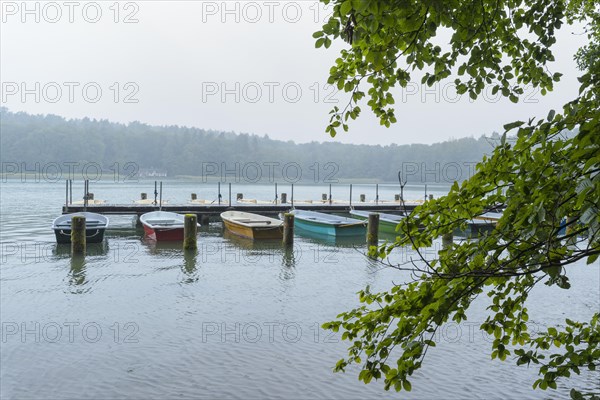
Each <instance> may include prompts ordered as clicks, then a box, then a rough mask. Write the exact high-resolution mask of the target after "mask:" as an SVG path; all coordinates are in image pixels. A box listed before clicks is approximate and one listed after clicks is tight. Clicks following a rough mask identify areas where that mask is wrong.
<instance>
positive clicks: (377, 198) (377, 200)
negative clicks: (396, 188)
mask: <svg viewBox="0 0 600 400" xmlns="http://www.w3.org/2000/svg"><path fill="white" fill-rule="evenodd" d="M375 204H379V183H376V184H375Z"/></svg>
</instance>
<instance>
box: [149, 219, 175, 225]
mask: <svg viewBox="0 0 600 400" xmlns="http://www.w3.org/2000/svg"><path fill="white" fill-rule="evenodd" d="M146 222H147V223H149V224H151V225H170V224H174V223H177V222H179V221H177V220H175V219H149V220H146Z"/></svg>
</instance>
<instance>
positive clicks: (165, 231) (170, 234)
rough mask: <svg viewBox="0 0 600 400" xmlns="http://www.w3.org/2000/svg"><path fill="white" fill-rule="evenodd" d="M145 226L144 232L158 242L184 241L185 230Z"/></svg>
mask: <svg viewBox="0 0 600 400" xmlns="http://www.w3.org/2000/svg"><path fill="white" fill-rule="evenodd" d="M142 225H143V226H144V232H146V236H148V237H149V238H150V239H154V240H156V241H157V242H172V241H178V240H183V228H179V227H177V228H151V227H149V226H148V225H145V224H142Z"/></svg>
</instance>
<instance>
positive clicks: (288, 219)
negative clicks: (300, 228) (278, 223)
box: [283, 213, 294, 246]
mask: <svg viewBox="0 0 600 400" xmlns="http://www.w3.org/2000/svg"><path fill="white" fill-rule="evenodd" d="M293 243H294V214H292V213H285V214H284V215H283V244H284V245H286V246H291V245H292V244H293Z"/></svg>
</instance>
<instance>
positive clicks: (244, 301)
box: [0, 180, 600, 399]
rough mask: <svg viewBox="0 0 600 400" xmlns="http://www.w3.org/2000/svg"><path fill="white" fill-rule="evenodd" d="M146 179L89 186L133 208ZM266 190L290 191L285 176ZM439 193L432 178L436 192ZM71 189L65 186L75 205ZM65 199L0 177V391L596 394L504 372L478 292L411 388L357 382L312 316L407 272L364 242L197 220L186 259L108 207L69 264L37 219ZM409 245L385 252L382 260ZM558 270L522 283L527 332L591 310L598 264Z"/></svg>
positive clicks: (263, 195)
mask: <svg viewBox="0 0 600 400" xmlns="http://www.w3.org/2000/svg"><path fill="white" fill-rule="evenodd" d="M153 189H154V188H153V182H151V181H147V182H138V183H133V184H129V183H128V184H122V183H120V184H119V183H114V182H99V183H92V185H91V189H90V191H92V192H94V193H95V198H97V199H105V200H109V201H111V202H118V203H130V202H131V201H132V200H134V199H136V198H138V197H139V193H140V192H147V193H148V194H149V196H152V195H151V193H152V192H153ZM225 190H226V189H225V188H224V191H223V193H224V197H226V196H227V194H226V191H225ZM278 190H279V192H280V193H281V192H288V193H290V190H289V185H287V186H286V185H280V186H279V188H278ZM328 190H329V188H328V186H327V185H321V186H317V185H313V186H299V185H297V186H296V187H295V197H296V198H297V199H301V198H312V199H318V198H320V195H321V193H326V192H328ZM332 190H333V198H334V199H336V198H340V199H346V198H347V196H348V185H334V187H333V189H332ZM379 190H380V198H382V199H392V198H393V194H394V193H397V192H398V191H399V190H398V188H397V186H395V185H380V188H379ZM446 190H447V188H445V187H443V186H436V187H430V188H429V192H430V193H433V194H434V195H436V196H438V195H441V194H443V193H444V192H445V191H446ZM82 191H83V189H82V185H81V182H77V183H76V185H75V187H74V200H75V199H79V198H81V193H82ZM232 191H233V192H234V193H237V192H242V193H244V197H246V198H257V199H264V200H271V199H272V198H273V197H274V188H273V186H272V185H236V184H234V187H233V189H232ZM353 191H354V198H355V199H357V198H358V195H359V194H360V193H365V194H366V195H367V200H372V199H373V198H374V196H375V191H374V186H373V185H362V186H361V185H354V188H353ZM191 192H196V193H198V197H199V198H206V199H211V200H212V199H215V198H216V184H203V183H198V182H182V181H165V184H164V198H165V199H167V200H169V201H170V203H171V204H173V203H177V202H182V203H183V202H185V201H186V199H188V198H189V194H190V193H191ZM405 193H406V195H405V197H406V198H407V199H413V198H414V199H417V198H423V194H424V192H423V187H422V186H421V187H407V188H405ZM64 196H65V194H64V183H61V182H57V183H49V182H31V181H28V182H21V181H19V180H8V181H7V182H3V183H2V188H1V199H0V200H1V218H0V226H1V232H0V240H1V242H2V253H1V256H2V266H1V270H0V272H1V273H0V289H1V290H0V301H1V321H2V342H1V352H0V353H1V359H0V370H1V371H0V382H1V383H0V395H1V397H2V398H6V399H11V398H123V397H131V398H156V399H158V398H161V399H163V398H207V399H208V398H210V399H213V398H243V399H262V398H287V399H298V398H306V399H309V398H310V399H315V398H321V399H324V398H328V399H329V398H334V399H350V398H352V399H357V398H361V399H367V398H369V399H370V398H409V399H412V398H415V399H416V398H418V399H422V398H427V399H434V398H435V399H452V398H456V399H458V398H461V399H462V398H486V399H491V398H497V399H505V398H567V397H568V391H569V390H570V387H571V386H570V384H575V385H576V386H578V387H579V388H583V389H588V390H596V391H598V390H600V384H599V375H598V374H597V373H596V374H584V375H582V376H576V377H574V378H573V379H572V381H564V382H562V383H559V390H558V391H548V392H544V391H540V390H536V391H533V390H532V389H531V384H532V383H533V381H534V380H535V379H536V372H535V369H528V368H527V367H526V366H523V367H516V366H515V365H514V361H513V360H511V359H510V358H509V359H508V360H507V361H506V362H501V361H497V360H494V361H492V360H491V359H490V356H489V353H490V351H489V349H490V346H491V340H490V339H489V338H487V336H485V335H483V334H482V333H480V332H479V331H478V330H477V329H476V327H477V326H478V324H479V323H481V322H482V321H483V319H484V318H485V317H484V315H485V314H484V311H485V307H486V305H487V303H486V301H487V298H485V296H483V297H482V298H480V299H478V300H477V302H476V304H475V305H474V307H473V309H472V311H471V313H470V314H469V322H466V323H463V324H460V325H456V324H447V325H445V326H443V327H442V328H441V329H440V334H439V337H438V346H437V347H436V348H433V349H430V351H429V352H428V354H427V359H426V360H425V367H424V368H423V369H422V370H421V371H420V372H419V373H418V374H416V375H415V376H414V377H413V379H412V387H413V391H412V392H411V393H408V394H407V393H402V394H401V395H399V394H397V393H395V392H385V391H384V390H383V384H382V383H380V382H372V383H371V384H369V385H364V384H362V383H361V382H359V381H358V380H357V371H356V370H349V371H348V372H347V373H346V374H334V373H332V372H331V369H332V367H333V366H334V365H335V363H336V361H337V360H338V359H339V358H341V357H342V356H343V355H345V354H346V348H347V343H345V342H341V341H340V334H334V335H331V334H329V333H328V332H326V331H324V330H322V329H321V328H320V325H321V324H322V323H323V322H324V321H328V320H331V319H333V318H335V316H336V315H337V314H338V313H340V312H342V311H344V310H348V309H350V308H351V307H354V306H356V305H358V299H357V296H356V292H357V291H359V290H360V289H363V288H364V287H365V286H366V285H370V286H371V287H372V288H373V290H387V289H389V288H390V287H391V286H392V285H393V284H394V283H400V282H403V280H404V279H406V278H407V276H406V275H404V274H403V273H400V272H398V271H396V270H394V269H389V268H387V269H386V268H382V267H381V266H380V265H379V264H377V263H376V262H374V261H372V260H369V259H368V258H366V257H365V256H364V251H365V247H364V244H363V240H362V239H358V240H354V241H342V242H339V241H338V242H330V241H322V240H317V239H311V238H308V237H300V236H297V237H296V240H295V243H294V249H293V251H286V250H283V249H282V248H281V246H280V245H279V244H277V243H266V244H253V243H252V242H249V241H246V240H243V239H240V238H236V237H231V236H229V235H224V234H223V231H222V226H221V224H220V223H218V222H216V223H211V224H210V226H209V227H203V228H202V229H201V232H200V236H199V242H198V244H199V252H198V254H197V255H195V256H194V257H191V256H186V255H184V253H183V252H182V251H181V249H180V245H179V244H176V245H156V243H152V242H148V241H146V240H144V239H143V231H141V230H140V229H136V228H135V227H134V224H132V221H131V217H125V216H115V217H111V229H110V230H108V231H107V234H106V243H105V244H104V245H100V246H89V247H88V253H89V254H88V256H87V257H86V259H85V261H83V262H82V261H77V260H72V259H71V257H70V256H69V248H68V246H67V247H66V248H64V247H62V246H57V245H56V244H55V241H54V236H53V232H52V231H51V229H50V225H51V222H52V220H53V218H55V217H56V216H57V215H58V214H59V213H60V210H61V206H62V204H63V202H64ZM288 196H289V194H288ZM439 245H440V244H439V243H435V246H438V247H439ZM410 256H414V255H412V254H411V253H410V252H406V251H398V252H396V253H395V254H393V259H392V261H396V262H398V261H402V260H406V259H408V258H409V257H410ZM569 269H570V272H569V276H570V278H571V283H572V288H571V290H561V289H557V288H554V287H553V288H548V287H545V286H544V287H540V288H536V289H535V290H534V291H533V292H532V293H531V296H530V304H529V310H530V322H531V325H530V327H531V329H533V330H534V331H535V330H536V329H545V327H546V326H547V325H546V324H561V323H564V318H566V317H569V318H572V319H577V318H581V319H585V318H589V316H590V315H591V314H592V313H593V312H595V311H597V310H598V309H599V308H600V290H599V287H600V268H598V263H596V264H594V265H585V262H582V263H579V264H576V265H572V266H571V267H569ZM542 286H543V285H542Z"/></svg>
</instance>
